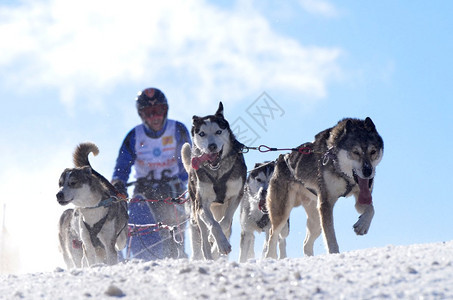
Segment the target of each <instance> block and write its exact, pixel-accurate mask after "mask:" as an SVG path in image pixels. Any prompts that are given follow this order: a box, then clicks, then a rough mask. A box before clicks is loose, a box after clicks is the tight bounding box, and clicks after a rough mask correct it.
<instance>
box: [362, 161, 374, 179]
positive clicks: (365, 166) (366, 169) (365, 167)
mask: <svg viewBox="0 0 453 300" xmlns="http://www.w3.org/2000/svg"><path fill="white" fill-rule="evenodd" d="M362 173H363V176H365V177H370V176H371V174H372V173H373V167H372V166H371V164H370V163H369V162H365V163H364V164H363V170H362Z"/></svg>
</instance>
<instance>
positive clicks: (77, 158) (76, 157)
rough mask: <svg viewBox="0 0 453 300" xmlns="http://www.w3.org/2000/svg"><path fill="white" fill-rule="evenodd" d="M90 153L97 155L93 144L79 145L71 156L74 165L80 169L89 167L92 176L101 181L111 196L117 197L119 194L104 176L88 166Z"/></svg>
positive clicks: (97, 151) (97, 152)
mask: <svg viewBox="0 0 453 300" xmlns="http://www.w3.org/2000/svg"><path fill="white" fill-rule="evenodd" d="M90 153H93V155H94V156H96V155H98V154H99V148H98V146H96V145H95V144H94V143H91V142H85V143H80V144H79V145H78V146H77V147H76V149H75V151H74V154H73V155H72V158H73V162H74V165H75V166H76V167H78V168H82V167H86V166H88V167H90V168H91V171H92V172H93V174H94V175H95V176H96V177H97V178H99V180H101V182H102V183H103V184H104V185H105V186H106V187H107V189H108V190H109V192H110V194H111V195H119V194H120V193H119V192H118V190H117V189H116V188H115V187H114V186H113V185H112V184H111V183H110V181H108V180H107V178H105V177H104V176H102V175H101V174H99V173H98V172H97V171H96V170H94V169H93V167H92V166H91V164H90V161H89V160H88V155H89V154H90Z"/></svg>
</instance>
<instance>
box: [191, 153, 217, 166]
mask: <svg viewBox="0 0 453 300" xmlns="http://www.w3.org/2000/svg"><path fill="white" fill-rule="evenodd" d="M216 156H217V153H204V154H202V155H200V156H196V157H193V158H192V168H194V169H195V170H198V169H199V168H200V165H201V164H202V163H204V162H205V161H208V160H211V161H212V160H214V159H215V158H216Z"/></svg>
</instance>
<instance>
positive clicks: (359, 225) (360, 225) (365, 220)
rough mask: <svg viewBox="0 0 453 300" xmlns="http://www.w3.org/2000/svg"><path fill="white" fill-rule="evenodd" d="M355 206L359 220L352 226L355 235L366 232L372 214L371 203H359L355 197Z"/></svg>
mask: <svg viewBox="0 0 453 300" xmlns="http://www.w3.org/2000/svg"><path fill="white" fill-rule="evenodd" d="M355 208H356V210H357V212H358V213H359V214H360V216H359V220H358V221H357V222H356V223H355V224H354V226H353V227H354V231H355V233H356V234H357V235H364V234H367V233H368V230H369V229H370V225H371V220H373V216H374V207H373V204H361V203H359V202H358V200H357V197H356V204H355Z"/></svg>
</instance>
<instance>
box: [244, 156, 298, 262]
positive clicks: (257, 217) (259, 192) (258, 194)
mask: <svg viewBox="0 0 453 300" xmlns="http://www.w3.org/2000/svg"><path fill="white" fill-rule="evenodd" d="M274 168H275V162H274V161H271V162H265V163H257V164H255V167H254V168H253V170H252V171H251V172H250V173H249V176H248V177H247V181H246V183H245V187H244V198H243V199H242V201H241V217H240V220H241V241H240V251H239V261H240V262H246V261H247V260H248V259H250V258H255V251H254V246H255V235H254V233H255V231H256V232H258V233H261V232H265V233H266V240H265V243H264V247H263V257H264V255H265V254H266V252H267V240H268V239H269V230H270V228H271V223H270V221H269V214H268V212H267V209H266V195H267V190H268V187H269V181H270V179H271V176H272V174H273V172H274ZM288 234H289V220H288V222H286V225H285V226H284V227H283V229H282V231H281V232H280V237H279V239H278V243H279V250H280V256H279V257H280V258H285V257H286V238H287V237H288Z"/></svg>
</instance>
